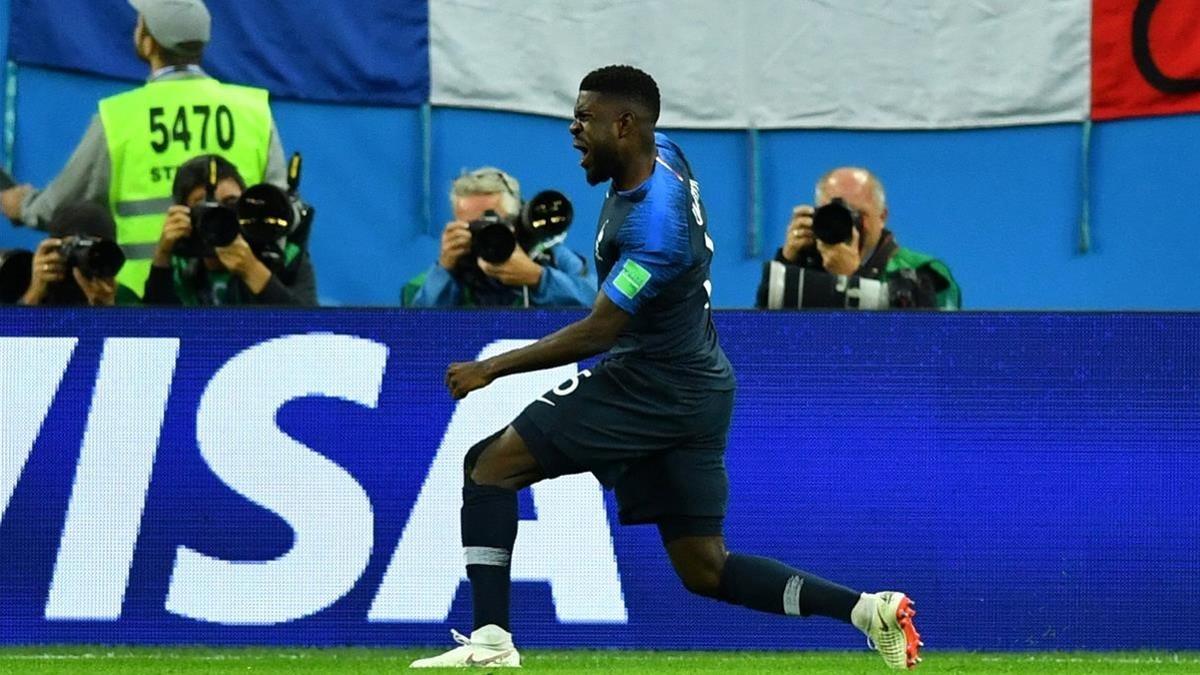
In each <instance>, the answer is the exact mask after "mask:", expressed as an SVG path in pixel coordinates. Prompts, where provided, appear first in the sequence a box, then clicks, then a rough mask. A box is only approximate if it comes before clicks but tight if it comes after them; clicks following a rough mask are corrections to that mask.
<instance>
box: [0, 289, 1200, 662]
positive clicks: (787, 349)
mask: <svg viewBox="0 0 1200 675" xmlns="http://www.w3.org/2000/svg"><path fill="white" fill-rule="evenodd" d="M579 316H580V315H579V314H577V313H573V312H542V311H527V312H516V311H494V312H491V311H489V312H477V313H475V312H453V311H420V312H416V311H408V312H405V311H384V310H381V311H369V310H347V311H341V310H330V311H314V312H304V311H297V312H271V311H262V312H249V311H212V312H190V311H175V312H169V311H136V312H135V311H123V310H113V311H46V310H37V309H31V310H25V311H21V310H15V309H10V310H4V311H3V312H0V373H2V375H0V400H2V401H3V406H2V408H0V447H2V448H3V456H0V608H3V609H2V611H0V642H2V643H13V644H21V643H38V644H59V643H76V642H78V643H89V644H95V643H100V644H110V643H158V644H288V645H341V644H363V645H419V644H425V645H444V644H446V643H447V641H448V640H447V639H448V632H447V631H448V629H449V628H451V627H454V628H458V629H459V630H467V629H469V628H470V611H469V607H468V597H469V593H468V589H467V586H466V583H465V581H464V580H463V579H462V575H463V571H462V553H461V549H460V546H459V542H458V505H459V502H460V494H461V480H462V457H463V454H464V453H465V452H466V449H467V447H468V446H469V445H470V444H471V443H473V442H475V441H476V440H478V439H479V438H481V437H483V436H484V435H485V434H488V433H490V432H492V431H494V430H496V429H498V428H500V427H502V426H503V425H504V424H506V423H507V421H508V420H509V419H511V417H512V416H513V415H515V414H516V412H517V411H519V410H520V409H521V408H522V407H523V406H524V405H526V403H527V402H529V401H531V400H533V399H535V398H536V397H537V396H539V395H540V393H541V392H544V391H545V390H547V389H549V388H551V387H555V386H559V388H560V391H564V390H569V389H570V386H569V383H570V380H571V379H572V378H575V377H578V376H579V375H578V372H579V370H578V368H579V367H586V366H587V365H588V364H581V366H574V365H572V366H566V367H563V368H559V369H556V370H554V371H550V372H546V373H533V374H526V375H522V376H516V377H511V378H503V379H501V380H498V381H496V382H495V383H493V385H492V386H491V387H488V388H487V389H484V390H481V391H479V392H475V393H473V394H471V395H470V396H468V397H467V398H466V399H464V400H463V401H460V402H457V403H456V402H454V401H452V400H451V399H450V397H449V396H448V395H447V394H446V391H445V385H444V373H445V369H446V365H447V364H448V363H450V362H452V361H461V360H466V359H472V358H476V357H478V356H481V355H482V356H486V355H488V354H494V353H497V352H500V351H504V350H507V349H511V348H514V347H517V346H520V345H522V344H526V343H527V342H528V341H529V340H532V339H535V338H537V337H539V336H541V335H543V334H545V333H547V332H550V331H551V330H553V329H555V328H558V327H561V326H562V325H564V324H565V323H567V322H569V321H571V320H573V319H575V318H578V317H579ZM716 321H717V324H718V329H719V331H720V334H721V338H722V341H723V344H724V345H725V348H726V350H727V351H728V354H729V357H730V360H731V361H732V363H733V365H734V368H735V370H736V373H737V377H738V382H739V389H738V392H737V405H736V410H735V413H734V420H733V426H732V432H731V436H730V439H729V450H728V453H727V466H728V469H729V474H730V491H731V495H730V510H729V515H728V519H727V521H726V524H727V527H726V532H727V539H728V543H729V546H730V548H731V549H734V550H737V551H743V552H747V553H757V554H760V555H767V556H772V557H776V558H779V559H782V560H785V561H787V562H789V563H791V564H793V565H795V566H797V567H800V568H802V569H805V570H809V571H811V572H813V573H816V574H820V575H822V576H825V577H827V578H830V579H833V580H836V581H839V582H842V583H844V584H847V585H850V586H852V587H855V588H859V589H863V590H885V589H900V590H904V591H905V592H908V593H909V594H911V595H912V596H913V597H914V598H915V599H916V601H917V603H918V606H919V608H920V611H921V614H920V616H919V617H918V618H919V619H920V621H919V624H920V629H921V632H922V634H923V635H925V636H927V637H926V642H927V643H929V645H930V646H931V648H938V649H979V650H1008V649H1011V650H1025V649H1036V650H1058V649H1063V650H1066V649H1129V648H1166V649H1184V648H1193V647H1194V646H1195V644H1194V637H1193V636H1195V635H1196V634H1197V631H1200V616H1198V615H1197V613H1196V612H1195V611H1194V610H1195V608H1194V602H1193V601H1194V598H1195V588H1196V586H1195V570H1197V569H1200V517H1198V516H1197V512H1198V510H1197V508H1196V505H1197V496H1196V494H1197V493H1196V486H1197V485H1200V448H1198V447H1197V442H1196V439H1197V438H1200V357H1198V356H1197V355H1196V350H1195V345H1196V344H1197V341H1198V339H1200V316H1197V315H1160V314H1032V313H1023V314H971V313H959V314H941V313H870V314H868V313H853V314H846V313H808V314H794V313H751V312H727V313H718V314H717V315H716ZM564 383H565V384H564ZM520 508H521V517H522V522H521V526H520V533H519V535H518V539H517V544H516V549H515V551H514V567H513V575H514V579H515V583H514V593H515V598H514V603H513V608H514V621H513V630H514V632H515V635H516V640H517V643H518V644H520V645H522V646H529V647H551V646H553V647H564V646H569V647H584V646H594V647H643V648H657V649H666V648H683V649H740V648H746V649H751V648H755V649H826V648H838V649H856V648H862V646H863V645H862V637H861V635H859V634H858V633H857V632H856V631H854V630H853V629H852V628H850V627H848V626H845V625H841V624H838V623H836V622H833V621H830V620H826V619H820V618H810V619H804V620H801V619H789V618H784V617H777V616H768V615H761V614H756V613H753V612H751V611H749V610H745V609H741V608H737V607H731V606H728V605H723V604H719V603H716V602H713V601H709V600H704V599H700V598H697V597H692V596H689V595H688V594H687V593H686V592H685V591H684V589H683V588H682V586H681V584H680V583H679V582H678V581H677V580H676V579H675V577H674V575H673V573H672V572H671V569H670V565H669V563H668V562H667V560H666V557H665V555H664V554H663V553H662V551H661V545H660V543H659V540H658V535H657V533H656V532H655V530H654V528H652V527H630V528H622V527H620V526H619V525H618V524H617V523H616V514H615V513H614V505H613V502H612V500H611V495H607V494H604V493H603V492H602V490H601V488H600V487H599V485H598V484H597V483H596V482H595V481H594V480H592V479H591V478H590V477H587V476H581V477H568V478H562V479H558V480H554V481H548V482H546V483H543V484H539V485H537V486H535V487H534V488H533V489H532V490H531V491H529V492H528V493H525V494H523V496H522V501H521V505H520Z"/></svg>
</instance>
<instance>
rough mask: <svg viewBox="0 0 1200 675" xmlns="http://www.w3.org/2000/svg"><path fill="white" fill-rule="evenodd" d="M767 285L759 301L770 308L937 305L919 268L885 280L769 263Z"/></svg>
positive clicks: (854, 307)
mask: <svg viewBox="0 0 1200 675" xmlns="http://www.w3.org/2000/svg"><path fill="white" fill-rule="evenodd" d="M767 266H768V270H767V279H766V284H764V286H763V287H761V288H760V289H759V294H760V295H759V298H758V302H757V303H756V304H757V305H758V306H759V307H766V308H767V309H914V308H921V307H936V306H937V291H936V289H934V288H932V287H931V286H930V284H929V283H927V282H926V281H924V280H923V279H922V278H921V276H920V275H919V274H917V272H916V270H911V269H905V270H899V271H897V272H895V273H893V274H891V275H889V276H888V277H887V279H885V280H880V279H868V278H866V277H861V276H845V275H841V274H829V273H828V272H825V271H822V270H817V269H811V268H809V269H805V268H803V267H799V266H797V265H785V264H784V263H781V262H778V261H771V262H769V263H767Z"/></svg>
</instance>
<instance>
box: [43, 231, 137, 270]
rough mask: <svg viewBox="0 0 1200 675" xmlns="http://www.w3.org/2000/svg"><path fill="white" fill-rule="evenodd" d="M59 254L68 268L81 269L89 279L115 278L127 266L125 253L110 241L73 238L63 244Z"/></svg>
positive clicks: (94, 238)
mask: <svg viewBox="0 0 1200 675" xmlns="http://www.w3.org/2000/svg"><path fill="white" fill-rule="evenodd" d="M59 254H60V255H62V257H63V259H64V260H66V262H67V266H68V267H77V268H79V271H80V272H82V273H83V276H85V277H87V278H89V279H97V278H99V279H107V278H110V277H115V276H117V273H118V272H120V271H121V268H122V267H124V266H125V252H124V251H122V250H121V247H120V246H118V245H117V242H115V241H112V240H110V239H101V238H99V237H72V238H69V239H67V240H66V241H64V242H63V245H62V247H61V248H60V249H59Z"/></svg>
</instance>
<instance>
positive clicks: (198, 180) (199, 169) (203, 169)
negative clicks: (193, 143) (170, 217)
mask: <svg viewBox="0 0 1200 675" xmlns="http://www.w3.org/2000/svg"><path fill="white" fill-rule="evenodd" d="M209 160H216V162H217V182H218V183H220V182H221V181H223V180H226V179H229V178H232V179H233V180H234V181H236V182H237V184H238V185H239V186H241V188H242V189H243V190H245V189H246V179H244V178H242V174H240V173H238V170H237V167H236V166H234V165H233V163H232V162H230V161H229V160H227V159H225V158H224V157H222V156H220V155H200V156H198V157H193V158H191V159H189V160H188V161H186V162H184V163H183V164H180V165H179V169H178V170H177V171H176V172H175V182H174V183H172V184H171V199H172V200H174V202H175V203H176V204H186V203H187V198H188V195H190V194H192V191H193V190H195V189H196V188H198V187H202V186H204V185H207V184H208V163H209Z"/></svg>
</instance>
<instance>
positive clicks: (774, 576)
mask: <svg viewBox="0 0 1200 675" xmlns="http://www.w3.org/2000/svg"><path fill="white" fill-rule="evenodd" d="M718 592H719V594H720V598H721V599H722V600H724V601H725V602H730V603H733V604H735V605H742V606H743V607H749V608H750V609H757V610H758V611H760V612H771V613H773V614H789V615H799V616H808V615H810V614H819V615H821V616H828V617H833V618H834V619H841V620H842V621H845V622H846V623H850V610H852V609H854V603H856V602H858V598H859V595H860V594H859V592H858V591H852V590H850V589H849V588H846V587H845V586H840V585H838V584H835V583H833V582H832V581H827V580H825V579H822V578H821V577H818V576H815V575H812V574H809V573H808V572H801V571H800V570H798V569H794V568H791V567H788V566H787V565H784V564H783V563H781V562H779V561H777V560H771V559H770V558H760V557H758V556H754V555H742V554H740V553H730V554H729V557H728V558H726V559H725V568H724V569H723V570H722V571H721V586H720V589H719V591H718Z"/></svg>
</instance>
